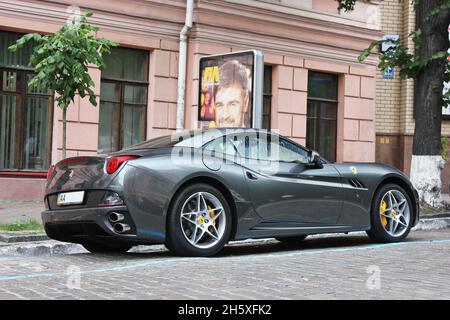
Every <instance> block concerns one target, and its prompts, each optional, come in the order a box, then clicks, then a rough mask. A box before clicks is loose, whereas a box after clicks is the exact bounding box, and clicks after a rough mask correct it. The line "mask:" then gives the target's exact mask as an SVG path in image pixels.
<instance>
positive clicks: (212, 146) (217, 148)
mask: <svg viewBox="0 0 450 320" xmlns="http://www.w3.org/2000/svg"><path fill="white" fill-rule="evenodd" d="M203 150H206V151H210V152H215V153H223V154H229V155H232V156H236V155H237V152H236V148H235V147H234V146H233V144H232V143H231V142H230V140H229V139H227V137H226V136H223V137H220V138H217V139H215V140H213V141H210V142H208V143H207V144H205V145H204V146H203Z"/></svg>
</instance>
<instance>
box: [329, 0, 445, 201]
mask: <svg viewBox="0 0 450 320" xmlns="http://www.w3.org/2000/svg"><path fill="white" fill-rule="evenodd" d="M364 1H365V0H364ZM406 1H408V0H406ZM338 2H339V9H343V10H345V11H351V10H353V9H354V6H355V2H356V0H338ZM365 2H368V1H365ZM413 3H414V9H415V12H416V27H417V29H416V31H414V32H412V33H411V34H410V35H409V36H410V37H412V39H413V41H414V44H415V47H416V50H415V52H409V50H408V48H407V47H405V46H403V45H402V43H401V41H400V40H396V41H392V40H380V41H375V42H373V43H372V44H371V45H370V46H369V47H368V48H367V49H365V50H364V51H363V52H362V53H361V55H360V56H359V57H358V59H359V60H360V61H363V60H364V59H365V58H367V57H368V56H369V54H370V53H371V52H372V50H373V49H374V48H375V47H378V46H379V45H380V44H382V43H383V42H384V41H390V42H392V43H393V46H391V47H390V48H389V49H388V50H387V51H386V52H382V53H381V54H380V56H379V57H380V63H379V65H378V67H379V68H380V69H382V70H386V69H387V68H389V67H397V68H398V69H399V70H400V78H402V79H406V78H412V79H415V84H416V90H415V97H414V104H415V131H414V140H413V156H412V160H411V173H410V177H411V181H412V182H413V184H414V186H415V187H416V189H417V190H418V191H419V195H420V199H421V201H424V202H425V203H427V204H428V205H431V206H439V205H440V199H441V188H440V186H441V177H440V175H441V170H442V167H443V161H442V157H441V122H442V106H445V105H447V103H448V101H449V98H450V92H447V93H446V94H445V95H444V94H443V86H444V81H445V80H446V81H448V80H449V77H450V72H449V71H448V70H449V69H450V61H449V53H448V51H447V50H448V48H449V39H448V33H447V29H448V24H449V22H450V0H415V1H413Z"/></svg>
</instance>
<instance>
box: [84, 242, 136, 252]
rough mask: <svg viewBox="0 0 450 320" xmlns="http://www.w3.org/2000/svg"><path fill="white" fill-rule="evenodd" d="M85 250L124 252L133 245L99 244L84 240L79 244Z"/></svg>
mask: <svg viewBox="0 0 450 320" xmlns="http://www.w3.org/2000/svg"><path fill="white" fill-rule="evenodd" d="M81 245H82V246H83V247H84V248H85V249H86V250H87V251H89V252H92V253H125V252H127V251H128V250H130V249H131V248H132V247H133V246H132V245H129V244H110V245H106V244H99V243H93V242H85V243H82V244H81Z"/></svg>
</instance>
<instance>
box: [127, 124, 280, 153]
mask: <svg viewBox="0 0 450 320" xmlns="http://www.w3.org/2000/svg"><path fill="white" fill-rule="evenodd" d="M241 133H248V134H261V133H262V134H268V133H270V134H275V135H277V134H276V133H275V132H270V131H268V130H265V129H253V128H205V129H196V130H183V131H178V132H174V133H173V134H171V135H166V136H161V137H157V138H154V139H150V140H147V141H144V142H141V143H138V144H135V145H133V146H130V147H129V148H127V149H125V150H136V149H154V148H163V147H189V148H201V147H202V146H203V145H205V144H206V143H208V142H210V141H212V140H214V139H216V138H218V137H222V136H224V135H230V134H241Z"/></svg>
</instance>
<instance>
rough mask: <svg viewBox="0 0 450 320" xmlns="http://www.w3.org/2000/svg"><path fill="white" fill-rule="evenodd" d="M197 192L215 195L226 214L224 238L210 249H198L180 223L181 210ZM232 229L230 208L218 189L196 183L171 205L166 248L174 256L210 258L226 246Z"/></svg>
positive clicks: (188, 187) (184, 190) (176, 197)
mask: <svg viewBox="0 0 450 320" xmlns="http://www.w3.org/2000/svg"><path fill="white" fill-rule="evenodd" d="M197 192H207V193H210V194H212V195H214V196H215V197H216V198H217V199H218V200H219V201H220V203H221V205H222V208H223V210H224V211H223V213H225V228H224V232H223V235H222V237H221V238H220V239H219V241H218V242H217V243H216V244H214V245H213V246H212V247H210V248H198V247H196V246H194V245H193V244H191V243H190V242H189V241H188V240H187V239H186V237H185V236H184V234H183V231H182V226H181V222H180V215H181V210H182V207H183V205H184V203H185V202H186V201H187V200H188V199H189V197H191V196H192V195H194V194H196V193H197ZM231 227H232V215H231V209H230V206H229V204H228V202H227V200H226V199H225V197H224V196H223V195H222V193H221V192H220V191H219V190H217V189H216V188H214V187H212V186H210V185H208V184H205V183H196V184H192V185H189V186H187V187H186V188H184V189H182V190H181V191H179V192H178V193H177V194H176V195H175V197H174V199H173V200H172V203H171V205H170V209H169V212H168V214H167V225H166V230H167V236H166V247H167V248H168V249H169V250H170V251H171V252H172V253H174V254H176V255H179V256H196V257H210V256H214V255H215V254H217V253H218V252H219V251H220V250H222V248H223V247H224V246H225V244H226V243H227V242H228V240H229V238H230V234H231Z"/></svg>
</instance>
